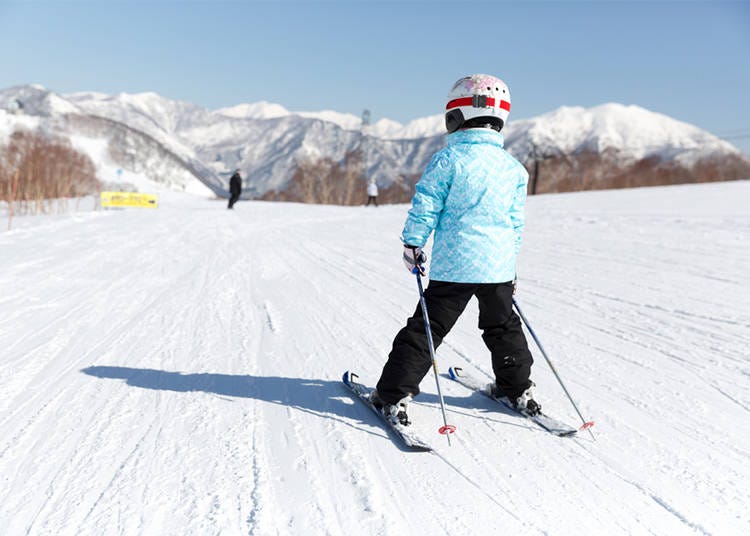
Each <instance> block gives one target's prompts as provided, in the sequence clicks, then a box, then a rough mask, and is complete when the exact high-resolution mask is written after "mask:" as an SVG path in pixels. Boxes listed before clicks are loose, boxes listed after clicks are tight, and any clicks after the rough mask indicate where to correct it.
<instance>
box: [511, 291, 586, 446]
mask: <svg viewBox="0 0 750 536" xmlns="http://www.w3.org/2000/svg"><path fill="white" fill-rule="evenodd" d="M513 305H514V306H515V308H516V311H518V314H519V316H520V317H521V320H523V323H524V324H526V327H527V328H528V330H529V333H531V337H532V338H533V339H534V342H535V343H536V345H537V346H538V347H539V350H541V352H542V355H543V356H544V359H545V360H547V364H548V365H549V368H550V369H552V373H553V374H554V375H555V378H557V381H558V382H560V385H561V386H562V388H563V391H565V394H566V395H567V397H568V400H570V403H571V404H573V407H574V408H575V410H576V413H578V416H579V417H580V418H581V421H583V426H581V428H582V429H583V428H585V429H587V430H588V431H589V433H590V434H591V438H592V439H593V440H594V441H596V438H595V437H594V432H592V431H591V427H592V426H594V422H593V421H586V419H584V418H583V415H581V412H580V411H579V410H578V406H576V403H575V402H574V401H573V397H572V396H570V393H569V392H568V389H567V388H566V387H565V384H564V383H563V381H562V378H560V375H559V374H558V373H557V370H556V369H555V366H554V365H553V364H552V361H551V360H550V358H549V357H547V352H545V351H544V347H542V343H541V342H540V341H539V337H537V336H536V333H534V329H533V328H532V327H531V325H529V321H528V320H527V319H526V316H524V314H523V311H521V308H520V307H519V306H518V302H517V301H516V299H515V298H513Z"/></svg>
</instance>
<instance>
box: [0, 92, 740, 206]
mask: <svg viewBox="0 0 750 536" xmlns="http://www.w3.org/2000/svg"><path fill="white" fill-rule="evenodd" d="M14 103H16V104H15V105H16V107H18V106H19V105H18V104H17V103H21V105H20V106H21V109H22V111H23V113H24V114H25V115H26V116H37V117H39V118H42V119H40V120H41V121H42V122H43V123H44V122H45V121H46V120H47V119H44V118H48V119H49V118H52V119H54V118H59V117H61V116H73V115H80V116H86V115H88V116H99V117H104V118H107V119H110V120H113V121H117V122H120V123H122V124H123V125H125V126H127V127H128V128H130V129H135V130H136V131H139V132H142V133H143V134H145V135H147V136H150V137H151V138H153V139H154V140H156V141H157V142H158V143H159V144H161V145H162V146H163V147H164V148H166V149H167V150H169V151H170V152H172V153H174V155H175V156H176V157H177V159H178V160H183V161H185V162H188V163H190V166H189V167H191V168H193V170H195V169H201V170H202V174H201V175H200V180H201V181H202V182H203V183H204V184H206V186H208V187H209V188H210V189H211V190H213V191H214V192H216V193H217V194H218V195H223V193H224V192H226V184H225V182H226V178H227V177H226V173H227V172H230V171H231V170H233V169H240V170H241V171H242V172H243V175H244V176H245V177H246V185H247V192H246V196H249V197H261V196H266V198H269V196H271V197H270V198H273V197H272V196H273V195H275V194H279V195H280V193H281V192H283V191H284V190H286V189H287V188H288V187H289V185H290V183H291V181H292V178H293V176H294V175H295V173H297V172H298V170H299V169H300V167H301V166H304V164H305V163H310V162H315V161H321V160H324V159H328V160H330V161H333V162H343V161H345V160H346V158H347V155H348V154H352V153H353V152H356V151H358V150H361V151H362V153H363V154H364V166H365V168H364V169H365V175H366V176H367V177H368V179H369V180H375V181H376V182H378V183H379V184H380V185H381V187H385V188H388V187H390V186H392V185H394V184H401V185H402V186H401V187H400V189H399V191H400V192H402V194H403V193H404V192H406V191H407V190H408V189H409V185H410V184H411V183H413V181H414V180H415V176H418V175H419V174H420V173H421V171H422V170H423V169H424V167H425V165H426V164H427V162H428V161H429V158H430V157H431V155H432V154H433V153H434V152H435V151H436V150H438V149H439V148H440V147H441V146H442V145H443V144H444V139H445V135H444V132H443V129H444V127H443V125H442V122H443V120H442V116H441V115H434V116H428V117H424V118H418V119H415V120H413V121H410V122H409V123H407V124H405V125H403V124H401V123H399V122H397V121H393V120H390V119H381V120H379V121H377V122H376V123H374V124H372V125H367V126H365V127H364V128H361V119H360V118H358V117H356V116H354V115H353V114H345V113H340V112H336V111H332V110H324V111H320V112H291V111H289V110H287V109H286V108H285V107H283V106H281V105H279V104H275V103H270V102H264V101H261V102H256V103H245V104H239V105H236V106H231V107H225V108H220V109H217V110H209V109H206V108H202V107H200V106H197V105H195V104H192V103H189V102H186V101H179V100H173V99H169V98H167V97H163V96H161V95H159V94H157V93H154V92H143V93H136V94H129V93H119V94H116V95H107V94H104V93H99V92H85V91H84V92H76V93H71V94H68V95H60V94H57V93H55V92H53V91H49V90H47V89H45V88H43V87H42V86H38V85H26V86H16V87H12V88H8V89H5V90H0V108H4V109H6V110H10V109H11V108H13V105H14ZM15 111H16V112H17V111H18V110H15ZM4 117H5V121H6V123H7V122H8V121H9V119H8V118H9V117H11V118H12V117H14V115H13V114H6V115H5V116H4ZM15 117H21V116H17V115H16V116H15ZM11 121H12V119H11ZM4 130H12V129H11V128H9V127H8V126H7V125H6V126H5V127H3V126H0V132H3V131H4ZM57 130H58V132H60V133H61V134H62V135H65V133H64V129H60V128H58V129H57ZM503 134H504V135H505V139H506V148H507V149H508V151H509V152H510V153H511V154H513V155H514V156H515V157H516V158H517V159H519V160H520V161H521V162H523V163H524V164H525V165H526V166H527V168H528V169H529V170H530V172H532V170H533V169H534V165H535V161H536V162H537V166H536V173H538V172H539V166H538V162H540V161H541V162H543V165H542V168H543V169H545V171H544V173H545V174H544V175H543V177H542V179H540V180H538V181H535V182H539V184H542V188H541V190H540V191H567V190H570V189H591V188H606V187H617V186H618V185H621V183H623V182H625V183H628V184H629V185H643V184H630V183H632V182H634V181H635V182H636V183H637V178H635V179H633V177H631V175H632V174H633V173H636V169H638V170H639V171H637V173H639V175H640V176H648V177H650V178H649V179H648V181H650V182H654V181H655V182H654V184H659V183H664V181H667V183H672V182H700V181H701V180H727V179H735V178H743V176H744V177H745V178H747V177H750V159H748V157H747V156H745V155H743V154H742V153H741V152H740V151H739V150H738V149H737V148H736V147H734V146H733V145H731V144H730V143H728V142H726V141H723V140H721V139H719V138H718V137H716V136H714V135H713V134H711V133H709V132H707V131H705V130H702V129H700V128H698V127H696V126H694V125H690V124H688V123H684V122H681V121H677V120H675V119H673V118H671V117H668V116H666V115H664V114H659V113H657V112H652V111H650V110H647V109H645V108H642V107H640V106H637V105H624V104H618V103H605V104H602V105H598V106H594V107H590V108H583V107H580V106H562V107H560V108H558V109H556V110H553V111H551V112H548V113H546V114H542V115H540V116H537V117H534V118H530V119H518V120H511V121H510V122H509V124H508V125H507V127H506V129H505V130H504V131H503ZM644 166H645V167H647V168H648V170H649V172H648V173H645V174H644V173H643V168H644ZM709 168H710V170H711V171H710V172H708V173H707V172H706V171H705V170H706V169H709ZM725 168H726V169H725ZM145 171H146V174H147V175H149V173H148V170H147V169H146V170H145ZM551 171H554V172H553V173H551ZM698 173H704V174H706V173H707V175H708V178H706V179H701V177H700V176H698ZM175 174H177V173H176V171H175V173H173V175H175ZM585 174H588V175H587V176H588V177H589V179H585V178H582V177H583V175H585ZM154 175H155V174H154V173H151V174H150V176H149V178H152V177H153V176H154ZM183 175H184V177H183V178H182V179H180V180H171V183H172V184H176V185H178V186H177V187H178V188H180V187H185V185H186V184H187V182H189V181H190V180H192V179H191V178H190V177H189V176H194V175H195V173H193V172H192V171H189V170H186V171H185V172H184V173H183ZM622 176H627V177H628V178H627V179H622V178H621V177H622ZM614 177H620V178H618V179H615V178H614ZM681 177H682V178H681ZM152 180H155V181H156V182H160V181H159V178H158V177H153V178H152ZM648 181H647V182H646V184H649V183H650V182H648ZM660 181H661V182H660ZM274 193H275V194H274ZM400 200H403V199H400Z"/></svg>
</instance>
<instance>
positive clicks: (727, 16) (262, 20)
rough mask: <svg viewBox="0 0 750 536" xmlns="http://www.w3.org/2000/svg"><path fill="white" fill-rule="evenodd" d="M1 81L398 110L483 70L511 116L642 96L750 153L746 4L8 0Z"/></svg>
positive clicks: (1, 27) (419, 113)
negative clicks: (507, 94) (497, 84)
mask: <svg viewBox="0 0 750 536" xmlns="http://www.w3.org/2000/svg"><path fill="white" fill-rule="evenodd" d="M0 50H2V58H3V61H2V64H0V65H1V66H0V88H5V87H9V86H13V85H18V84H26V83H38V84H42V85H44V86H45V87H48V88H49V89H52V90H54V91H57V92H60V93H69V92H74V91H84V90H92V91H102V92H105V93H119V92H129V93H134V92H141V91H155V92H157V93H160V94H161V95H164V96H166V97H169V98H173V99H180V100H185V101H189V102H192V103H195V104H198V105H201V106H204V107H207V108H219V107H223V106H230V105H234V104H239V103H243V102H256V101H260V100H265V101H270V102H275V103H279V104H281V105H283V106H285V107H286V108H288V109H290V110H298V111H316V110H322V109H334V110H337V111H340V112H349V113H353V114H356V115H360V114H361V112H362V110H363V109H364V108H368V109H370V110H371V111H372V118H373V120H377V119H380V118H382V117H389V118H391V119H395V120H398V121H401V122H406V121H409V120H411V119H415V118H418V117H423V116H427V115H433V114H436V113H440V112H441V111H442V109H443V106H444V99H445V96H446V94H447V92H448V89H449V88H450V86H451V84H452V83H453V82H454V81H455V80H456V79H458V78H460V77H461V76H464V75H466V74H471V73H474V72H486V73H490V74H494V75H497V76H500V77H501V78H503V79H504V80H505V81H506V82H507V83H508V85H509V86H510V88H511V94H512V96H513V109H512V112H511V116H510V120H511V121H512V120H513V119H514V118H516V119H518V118H527V117H533V116H535V115H539V114H542V113H544V112H548V111H551V110H554V109H555V108H557V107H559V106H563V105H579V106H593V105H597V104H601V103H605V102H620V103H623V104H637V105H640V106H643V107H645V108H648V109H650V110H653V111H656V112H661V113H664V114H667V115H670V116H672V117H674V118H676V119H680V120H683V121H687V122H690V123H693V124H696V125H698V126H700V127H702V128H705V129H707V130H709V131H711V132H713V133H714V134H718V135H721V136H723V137H736V136H738V135H740V136H741V135H745V137H744V139H742V138H741V139H733V140H731V141H733V143H735V144H736V145H737V146H739V147H740V148H742V149H743V150H745V151H746V152H747V153H749V154H750V137H747V136H748V135H750V104H749V101H750V2H748V1H745V2H717V1H712V2H687V1H682V2H677V1H673V2H646V1H640V2H613V1H609V2H606V1H600V2H593V1H591V2H563V1H558V2H537V1H527V2H523V3H520V2H472V1H464V2H454V1H433V2H418V1H409V0H401V1H398V2H384V1H361V0H360V1H354V0H348V1H347V0H339V1H320V0H314V1H305V2H299V1H296V2H295V1H284V0H280V1H276V2H254V1H244V2H240V1H236V2H228V1H213V2H209V1H169V2H168V1H163V0H151V1H123V0H119V1H118V0H101V1H98V2H93V1H76V0H69V1H50V0H47V1H43V0H40V1H35V0H29V1H25V2H18V1H7V0H0Z"/></svg>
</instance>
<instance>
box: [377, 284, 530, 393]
mask: <svg viewBox="0 0 750 536" xmlns="http://www.w3.org/2000/svg"><path fill="white" fill-rule="evenodd" d="M472 296H476V297H477V300H478V301H479V329H481V330H482V339H484V343H485V344H486V345H487V348H489V350H490V352H491V355H492V370H493V372H494V373H495V380H496V382H497V385H498V387H500V389H501V390H502V391H503V392H504V393H505V394H506V395H507V396H508V397H509V398H512V399H515V398H516V397H518V396H520V395H521V393H523V391H525V390H526V389H527V388H528V387H529V386H530V385H531V382H530V381H529V376H530V375H531V365H532V363H533V359H532V357H531V352H530V351H529V347H528V344H527V343H526V337H525V336H524V334H523V330H522V329H521V320H520V319H519V318H518V315H516V313H515V312H514V311H513V283H512V282H507V283H448V282H445V281H430V283H429V285H428V286H427V288H426V289H425V291H424V298H425V302H426V305H427V314H428V316H429V318H430V329H431V330H432V340H433V342H434V343H435V348H436V349H437V347H438V346H440V343H441V342H442V341H443V338H444V337H445V336H446V335H447V334H448V332H449V331H450V330H451V328H452V327H453V325H454V324H455V323H456V321H457V320H458V317H459V316H460V315H461V313H462V312H463V311H464V309H465V308H466V305H467V304H468V303H469V300H470V299H471V297H472ZM431 366H432V360H431V359H430V349H429V345H428V342H427V334H426V333H425V326H424V317H423V316H422V306H421V304H418V305H417V309H416V311H415V312H414V315H412V317H411V318H409V319H408V320H407V321H406V326H405V327H404V328H402V329H401V331H399V332H398V334H397V335H396V338H395V339H394V340H393V349H392V350H391V353H390V354H389V356H388V361H387V362H386V364H385V366H384V367H383V373H382V375H381V376H380V380H379V381H378V384H377V387H376V388H377V391H378V395H379V396H380V398H381V399H382V400H383V401H384V402H385V403H387V404H395V403H396V402H398V401H399V400H401V399H402V398H404V397H405V396H407V395H411V396H416V395H417V394H419V383H420V382H421V381H422V379H423V378H424V377H425V375H426V374H427V372H429V370H430V367H431Z"/></svg>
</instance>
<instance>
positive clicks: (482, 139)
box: [447, 128, 505, 147]
mask: <svg viewBox="0 0 750 536" xmlns="http://www.w3.org/2000/svg"><path fill="white" fill-rule="evenodd" d="M447 141H448V145H454V144H456V143H489V144H491V145H498V146H500V147H502V146H503V145H504V144H505V139H504V138H503V135H502V134H500V133H499V132H496V131H494V130H492V129H491V128H467V129H466V130H459V131H457V132H454V133H452V134H448V138H447Z"/></svg>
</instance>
